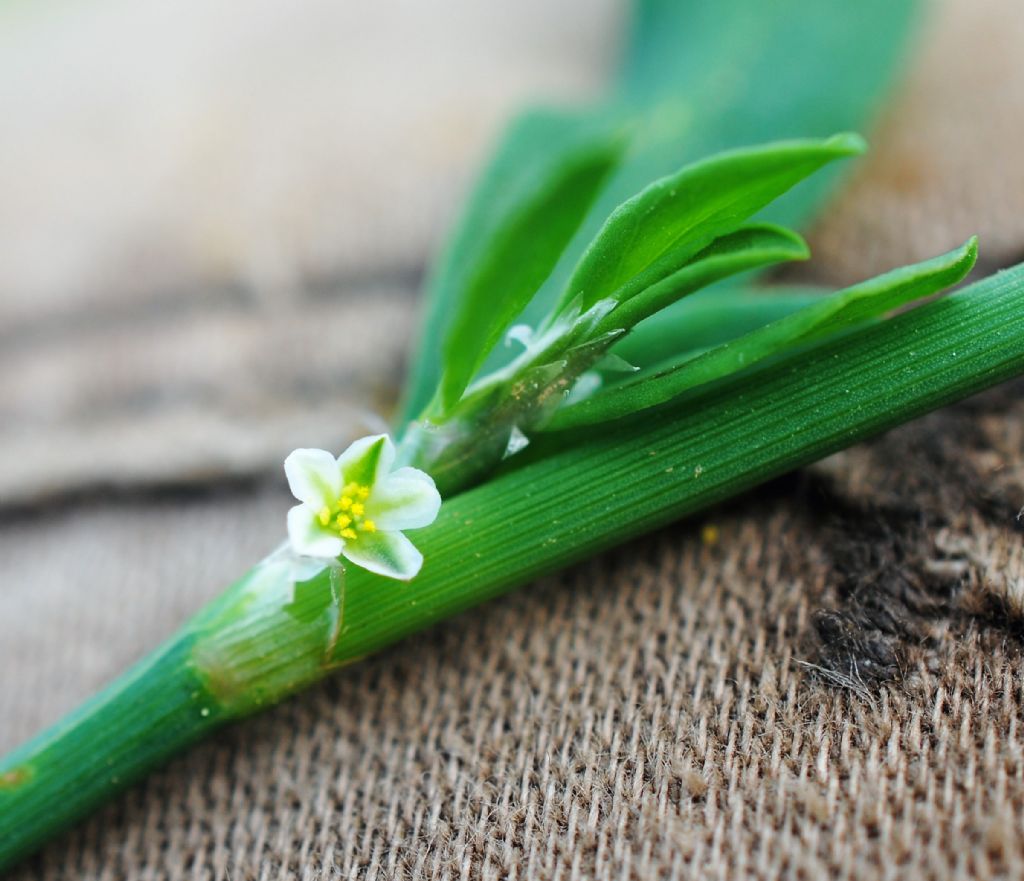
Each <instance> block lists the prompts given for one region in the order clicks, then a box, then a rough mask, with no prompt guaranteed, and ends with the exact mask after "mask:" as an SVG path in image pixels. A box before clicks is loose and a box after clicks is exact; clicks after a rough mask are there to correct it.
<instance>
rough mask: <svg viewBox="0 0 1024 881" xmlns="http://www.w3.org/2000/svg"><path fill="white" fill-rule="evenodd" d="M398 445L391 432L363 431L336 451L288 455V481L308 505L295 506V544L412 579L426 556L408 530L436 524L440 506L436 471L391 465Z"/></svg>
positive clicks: (305, 551)
mask: <svg viewBox="0 0 1024 881" xmlns="http://www.w3.org/2000/svg"><path fill="white" fill-rule="evenodd" d="M394 462H395V445H394V444H393V443H392V441H391V439H390V438H389V437H388V436H387V435H386V434H378V435H373V436H371V437H364V438H362V439H360V440H357V441H356V442H355V443H353V444H352V445H351V446H350V447H349V448H348V449H347V450H345V452H344V453H342V454H341V455H340V456H338V457H337V458H335V457H334V456H333V455H331V454H330V453H329V452H327V451H326V450H313V449H299V450H295V451H294V452H292V453H291V454H290V455H289V456H288V458H287V459H285V460H284V472H285V474H286V475H287V477H288V486H289V487H290V488H291V491H292V494H293V495H294V496H295V498H297V499H298V500H299V501H300V502H301V504H299V505H296V506H295V507H294V508H292V509H291V510H290V511H289V512H288V540H289V542H290V543H291V546H292V549H293V550H294V551H295V552H296V553H298V554H302V555H305V556H309V557H319V558H322V559H336V558H337V557H339V556H341V557H345V559H347V560H349V561H350V562H351V563H354V564H355V565H357V566H362V567H363V568H364V569H368V570H369V571H370V572H376V573H377V574H379V575H385V576H387V577H388V578H397V579H400V580H402V581H408V580H409V579H410V578H412V577H414V576H415V575H416V574H417V573H418V572H419V571H420V567H421V566H422V565H423V555H422V554H421V553H420V552H419V551H418V550H417V549H416V548H415V547H414V546H413V544H412V542H411V541H409V539H407V538H406V537H405V536H404V535H403V534H402V531H403V530H406V529H418V528H420V527H423V526H429V525H430V524H431V523H433V522H434V520H435V518H436V517H437V512H438V510H440V507H441V496H440V495H439V494H438V492H437V488H436V487H435V486H434V481H433V480H432V479H431V477H430V475H428V474H426V473H425V472H423V471H420V470H419V469H417V468H409V467H405V468H398V469H396V470H394V471H392V470H391V468H392V466H393V465H394Z"/></svg>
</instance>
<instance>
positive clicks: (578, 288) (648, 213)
mask: <svg viewBox="0 0 1024 881" xmlns="http://www.w3.org/2000/svg"><path fill="white" fill-rule="evenodd" d="M863 151H864V142H863V140H862V139H861V138H860V137H859V136H857V135H853V134H841V135H835V136H833V137H831V138H827V139H825V140H801V141H780V142H778V143H774V144H767V145H764V146H760V147H749V148H746V149H742V150H731V151H729V152H726V153H721V154H719V155H717V156H712V157H711V158H709V159H705V160H703V161H701V162H696V163H694V164H692V165H688V166H686V167H685V168H683V169H681V170H680V171H678V172H676V173H675V174H672V175H669V176H668V177H664V178H662V179H661V180H658V181H655V182H654V183H653V184H651V185H650V186H648V187H647V188H646V189H644V190H642V191H641V192H640V193H638V194H637V195H636V196H634V197H633V198H632V199H629V200H628V201H626V202H623V203H622V204H621V205H620V206H619V207H618V208H616V209H615V210H614V211H613V212H612V214H611V216H610V217H609V218H608V220H607V221H606V222H605V224H604V226H603V227H602V228H601V230H600V232H598V234H597V236H596V238H595V239H594V240H593V241H592V242H591V243H590V245H589V246H588V247H587V250H586V252H585V253H584V255H583V257H582V258H581V260H580V262H579V264H578V265H577V267H576V269H575V270H574V272H573V274H572V277H571V278H570V279H569V283H568V285H567V287H566V289H565V291H564V292H563V295H562V300H561V304H560V307H559V309H560V310H561V309H562V308H564V307H565V306H566V305H568V303H570V302H572V301H574V300H575V299H576V298H582V302H583V308H584V309H586V308H588V307H590V306H592V305H593V304H594V303H596V302H598V300H603V299H606V298H611V299H615V300H618V301H625V300H627V299H629V298H630V297H632V296H634V295H635V294H637V293H639V292H640V291H643V290H645V289H647V288H650V287H651V286H652V285H654V284H657V283H658V282H660V281H662V280H664V279H665V278H667V277H668V276H670V275H671V274H672V273H673V272H675V271H677V270H678V269H679V267H680V266H682V265H684V264H685V263H686V262H687V260H688V259H689V258H690V257H692V256H693V255H694V254H696V253H698V252H699V251H701V250H702V249H703V248H706V247H707V246H708V245H709V244H710V243H711V242H712V241H714V240H715V239H716V238H718V237H719V236H722V235H724V234H726V233H728V232H731V231H733V230H735V229H736V228H737V227H738V226H739V225H740V224H741V223H743V222H744V221H745V220H746V219H747V218H749V217H751V216H752V215H753V214H755V213H757V212H758V211H760V210H761V209H762V208H764V207H765V205H767V204H768V203H769V202H771V201H773V200H774V199H776V198H777V197H779V196H781V195H782V194H783V193H785V192H786V191H787V190H789V189H790V188H791V187H793V186H794V185H795V184H797V183H799V182H800V181H801V180H803V179H804V178H806V177H808V176H810V175H811V174H813V173H814V172H815V171H817V170H818V169H819V168H821V167H822V166H824V165H827V164H828V163H829V162H832V161H833V160H835V159H841V158H844V157H847V156H854V155H857V154H859V153H862V152H863Z"/></svg>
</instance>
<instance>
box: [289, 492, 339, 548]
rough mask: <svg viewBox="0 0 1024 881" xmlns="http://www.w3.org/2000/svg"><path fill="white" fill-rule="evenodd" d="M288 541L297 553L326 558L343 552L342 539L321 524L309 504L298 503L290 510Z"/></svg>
mask: <svg viewBox="0 0 1024 881" xmlns="http://www.w3.org/2000/svg"><path fill="white" fill-rule="evenodd" d="M288 541H289V542H290V543H291V546H292V549H293V550H294V551H295V553H297V554H302V555H304V556H307V557H322V558H324V559H327V558H332V557H337V556H338V555H339V554H340V553H341V546H342V541H341V539H340V538H339V537H338V536H337V535H333V534H332V533H330V532H328V531H327V530H326V529H324V527H323V526H321V525H320V521H319V520H318V519H317V516H316V514H315V513H314V512H313V510H312V509H311V508H310V507H309V506H308V505H296V506H295V507H294V508H292V509H291V510H290V511H289V512H288Z"/></svg>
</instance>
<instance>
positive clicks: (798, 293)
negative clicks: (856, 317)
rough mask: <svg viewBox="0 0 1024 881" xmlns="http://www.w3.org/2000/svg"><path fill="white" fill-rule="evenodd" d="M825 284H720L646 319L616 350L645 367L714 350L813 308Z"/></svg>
mask: <svg viewBox="0 0 1024 881" xmlns="http://www.w3.org/2000/svg"><path fill="white" fill-rule="evenodd" d="M829 293H831V292H830V291H828V290H825V289H823V288H815V287H809V286H779V285H770V286H763V285H737V286H732V285H729V286H723V285H717V286H715V287H714V288H712V289H709V290H702V291H698V292H697V293H696V294H694V295H693V296H691V297H687V298H686V299H685V300H683V301H680V302H678V303H676V304H674V305H672V306H669V307H668V308H666V309H662V310H661V311H660V312H658V313H656V314H655V315H652V316H651V317H650V318H646V319H644V320H643V321H641V322H640V323H639V324H638V325H637V326H636V327H634V328H633V329H632V330H631V331H630V332H629V333H628V334H627V335H626V336H625V337H623V339H622V340H621V341H619V342H617V343H616V344H615V346H614V347H613V348H612V351H613V352H614V353H615V354H617V355H619V356H621V357H622V358H624V359H625V360H626V361H628V362H629V363H630V364H633V365H635V366H637V367H640V368H648V367H653V366H654V365H656V364H659V363H661V362H664V361H668V360H670V359H672V358H678V357H679V356H680V355H682V354H684V353H691V354H693V353H695V352H696V351H697V350H704V349H710V348H711V347H712V346H717V345H720V344H721V343H724V342H727V341H728V340H731V339H735V338H736V337H738V336H742V335H743V334H745V333H750V331H752V330H756V329H757V328H759V327H763V326H764V325H766V324H769V323H770V322H772V321H778V320H779V319H780V318H785V317H786V316H787V315H791V314H792V313H793V312H796V311H797V310H798V309H803V308H804V307H805V306H811V305H813V304H814V303H817V302H818V301H819V300H821V299H822V298H823V297H826V296H828V294H829Z"/></svg>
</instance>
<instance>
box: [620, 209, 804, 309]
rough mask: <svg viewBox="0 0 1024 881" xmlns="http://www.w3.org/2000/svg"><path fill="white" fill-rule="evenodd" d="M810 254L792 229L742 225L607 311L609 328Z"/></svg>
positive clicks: (763, 225)
mask: <svg viewBox="0 0 1024 881" xmlns="http://www.w3.org/2000/svg"><path fill="white" fill-rule="evenodd" d="M809 256H810V251H809V250H808V248H807V243H806V242H805V241H804V240H803V238H801V237H800V236H799V235H797V234H796V233H795V232H792V231H791V230H788V229H784V228H783V227H780V226H773V225H771V224H766V223H765V224H751V225H750V226H745V227H741V228H740V229H738V230H736V231H735V232H732V233H728V234H727V235H724V236H721V237H720V238H717V239H715V240H714V241H713V242H712V243H711V244H710V245H709V246H708V247H707V248H705V249H704V250H703V251H701V252H700V253H698V254H697V255H695V256H693V257H691V258H689V259H688V260H687V262H686V263H685V264H684V265H683V266H682V267H681V268H680V269H678V270H676V271H675V272H673V273H671V274H670V275H668V276H667V277H665V278H663V279H662V280H661V281H659V282H657V283H655V284H653V285H651V286H650V287H649V288H647V289H646V290H643V291H640V292H639V293H637V294H635V295H634V296H632V297H630V298H629V299H628V300H626V301H625V302H624V303H622V304H621V305H619V306H618V308H616V309H614V310H613V311H612V312H611V313H610V314H609V315H608V317H607V318H606V319H605V324H607V327H608V329H611V328H622V327H628V328H631V327H633V325H635V324H637V323H639V322H640V321H643V320H644V319H645V318H649V317H650V316H652V315H654V314H655V313H656V312H660V311H661V310H662V309H665V308H666V307H668V306H671V305H672V304H673V303H675V302H676V301H677V300H680V299H682V298H683V297H686V296H688V295H689V294H692V293H695V292H696V291H699V290H700V289H701V288H705V287H707V286H708V285H710V284H713V283H714V282H716V281H720V280H721V279H723V278H727V277H728V276H730V275H736V274H737V273H740V272H747V271H748V270H751V269H757V268H759V267H763V266H770V265H772V264H775V263H784V262H787V261H792V260H806V259H807V258H808V257H809Z"/></svg>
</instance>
